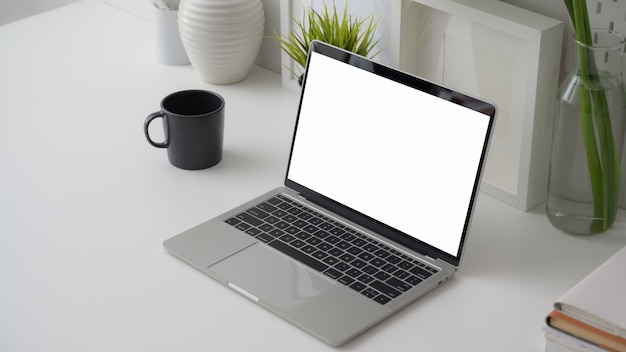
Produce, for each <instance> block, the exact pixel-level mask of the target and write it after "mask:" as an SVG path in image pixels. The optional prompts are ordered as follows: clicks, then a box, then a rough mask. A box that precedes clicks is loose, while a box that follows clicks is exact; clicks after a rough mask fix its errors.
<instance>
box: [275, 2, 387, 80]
mask: <svg viewBox="0 0 626 352" xmlns="http://www.w3.org/2000/svg"><path fill="white" fill-rule="evenodd" d="M292 20H293V22H294V24H295V29H296V30H295V31H292V32H291V33H289V34H287V35H285V36H281V35H280V34H279V33H278V32H276V31H274V40H276V42H277V43H278V44H279V46H280V48H281V49H282V50H283V51H284V52H286V53H287V55H289V57H291V58H292V59H293V60H294V61H295V62H296V63H298V65H299V66H300V68H301V69H303V68H304V67H305V66H306V60H307V55H308V53H309V47H310V45H311V42H312V41H313V40H316V39H317V40H319V41H322V42H325V43H328V44H331V45H334V46H337V47H340V48H342V49H346V50H348V51H351V52H353V53H356V54H359V55H362V56H365V57H369V58H372V57H374V56H376V55H378V54H379V53H380V51H378V52H376V53H372V51H373V49H374V46H376V44H378V42H379V41H380V38H378V39H374V34H375V31H376V27H377V25H378V22H375V21H374V17H373V16H372V15H370V16H368V17H366V18H364V19H361V18H358V17H355V16H353V15H351V14H349V13H348V4H347V3H346V6H345V7H344V9H343V14H342V16H341V17H340V16H339V15H338V13H337V7H336V6H335V4H334V3H333V7H332V12H331V11H330V10H329V8H328V6H327V5H326V3H324V10H323V11H322V12H317V11H315V10H314V9H313V8H309V9H308V11H307V12H306V14H305V15H304V16H303V19H302V21H298V20H296V19H295V18H292ZM292 73H293V74H294V75H296V76H300V75H301V72H300V73H296V72H292Z"/></svg>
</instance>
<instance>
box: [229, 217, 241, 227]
mask: <svg viewBox="0 0 626 352" xmlns="http://www.w3.org/2000/svg"><path fill="white" fill-rule="evenodd" d="M240 222H241V220H239V219H237V218H230V219H228V220H226V223H227V224H228V225H231V226H235V225H237V224H238V223H240Z"/></svg>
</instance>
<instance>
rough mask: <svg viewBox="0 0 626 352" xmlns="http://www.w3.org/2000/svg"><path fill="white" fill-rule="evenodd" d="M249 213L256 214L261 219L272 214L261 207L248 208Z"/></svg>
mask: <svg viewBox="0 0 626 352" xmlns="http://www.w3.org/2000/svg"><path fill="white" fill-rule="evenodd" d="M248 213H250V214H252V215H254V216H256V217H257V218H259V219H264V218H266V217H268V216H270V214H268V213H267V212H265V211H263V210H261V209H259V208H250V209H248Z"/></svg>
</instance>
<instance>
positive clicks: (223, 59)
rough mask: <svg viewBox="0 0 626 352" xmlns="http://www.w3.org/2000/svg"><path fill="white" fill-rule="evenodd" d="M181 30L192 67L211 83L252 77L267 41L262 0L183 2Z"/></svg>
mask: <svg viewBox="0 0 626 352" xmlns="http://www.w3.org/2000/svg"><path fill="white" fill-rule="evenodd" d="M178 28H179V30H180V36H181V39H182V42H183V46H184V47H185V51H186V52H187V56H188V57H189V61H190V62H191V65H192V66H193V68H194V69H195V70H196V72H197V73H198V75H199V76H200V78H201V79H202V80H203V81H205V82H208V83H214V84H229V83H234V82H237V81H240V80H242V79H244V78H246V76H247V75H248V72H250V69H251V68H252V65H253V64H254V62H255V60H256V57H257V55H258V53H259V49H260V47H261V42H262V41H263V32H264V28H265V14H264V12H263V4H262V3H261V0H182V1H181V3H180V6H179V11H178Z"/></svg>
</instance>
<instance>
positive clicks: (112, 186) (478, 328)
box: [0, 0, 626, 352]
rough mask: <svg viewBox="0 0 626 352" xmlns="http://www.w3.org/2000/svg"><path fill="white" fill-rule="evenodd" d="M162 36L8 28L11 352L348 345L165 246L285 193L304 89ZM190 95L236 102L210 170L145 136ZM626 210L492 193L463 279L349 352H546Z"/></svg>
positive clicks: (1, 49)
mask: <svg viewBox="0 0 626 352" xmlns="http://www.w3.org/2000/svg"><path fill="white" fill-rule="evenodd" d="M150 34H151V33H150V25H149V22H147V21H146V20H145V19H142V18H139V17H136V16H134V15H131V14H128V13H126V12H123V11H121V10H119V9H117V8H114V7H111V6H109V5H105V4H103V3H101V2H99V1H95V0H91V1H84V2H80V3H77V4H74V5H70V6H67V7H64V8H61V9H58V10H54V11H52V12H49V13H45V14H41V15H37V16H34V17H31V18H29V19H26V20H22V21H18V22H15V23H12V24H9V25H6V26H2V27H0V351H3V352H13V351H28V352H32V351H46V352H52V351H152V352H154V351H250V350H258V351H296V350H297V351H332V350H335V349H334V348H332V347H329V346H327V345H325V344H323V343H322V342H320V341H318V340H316V339H315V338H313V337H311V336H309V335H308V334H306V333H305V332H303V331H301V330H299V329H298V328H295V327H293V326H291V325H290V324H289V323H287V322H285V321H283V320H282V319H280V318H278V317H276V316H274V315H272V314H271V313H269V312H267V311H265V310H264V309H263V308H261V307H259V306H256V305H255V304H254V303H252V302H251V301H249V300H247V299H246V298H244V297H243V296H241V295H238V294H237V293H235V292H234V291H232V290H230V289H229V288H227V287H225V286H222V285H221V284H219V283H217V282H216V281H213V280H212V279H210V278H208V277H206V276H204V275H203V274H202V273H200V272H199V271H197V270H195V269H193V268H191V267H190V266H188V265H186V264H184V263H183V262H181V261H180V260H178V259H176V258H174V257H173V256H171V255H169V254H168V253H167V252H166V251H165V250H164V249H163V246H162V242H163V241H164V240H165V239H167V238H169V237H171V236H173V235H176V234H177V233H179V232H181V231H183V230H186V229H187V228H190V227H192V226H194V225H196V224H198V223H200V222H202V221H204V220H207V219H208V218H210V217H212V216H214V215H217V214H219V213H221V212H223V211H225V210H228V209H229V208H231V207H232V206H235V205H237V204H239V203H240V202H242V201H244V200H247V199H249V198H251V197H253V196H256V195H259V194H261V193H262V192H265V191H267V190H269V189H270V188H272V187H274V186H276V185H280V184H281V182H282V179H283V174H284V168H285V165H286V161H287V155H288V146H289V143H290V138H291V130H292V127H293V123H294V120H295V113H296V109H297V104H298V95H297V94H296V93H294V92H292V91H289V90H285V89H283V88H282V87H281V85H280V77H279V75H278V74H275V73H273V72H269V71H267V70H265V69H262V68H259V67H255V68H254V69H253V71H252V72H251V74H250V76H249V77H248V78H247V79H246V80H244V81H242V82H240V83H237V84H233V85H226V86H212V85H208V84H205V83H203V82H201V81H200V80H199V79H198V78H197V76H196V74H195V72H194V71H193V69H192V68H191V66H182V67H170V66H163V65H159V64H156V63H154V60H153V59H152V56H151V42H150ZM190 88H200V89H209V90H215V91H217V92H219V93H220V94H222V95H223V96H224V98H225V99H226V132H225V153H224V159H223V161H222V162H221V163H220V164H219V165H218V166H216V167H213V168H211V169H207V170H203V171H184V170H179V169H176V168H175V167H173V166H171V165H170V164H169V163H168V161H167V156H166V153H165V151H164V150H161V149H156V148H153V147H151V146H150V145H148V143H147V142H146V140H145V138H144V135H143V131H142V125H143V120H144V118H145V117H146V116H147V115H148V114H149V113H151V112H153V111H156V110H158V109H159V102H160V100H161V98H162V97H164V96H165V95H167V94H169V93H171V92H174V91H177V90H183V89H190ZM156 122H158V121H156ZM625 218H626V214H625V212H624V211H623V210H620V213H619V218H618V222H617V223H616V225H615V226H614V228H613V229H612V230H610V231H609V232H607V233H605V234H602V235H598V236H595V237H590V238H580V237H572V236H568V235H565V234H562V233H559V232H557V231H556V230H555V229H553V228H552V226H551V225H550V224H549V223H548V221H547V219H546V217H545V215H544V213H543V210H542V208H541V207H540V208H537V209H535V210H533V211H530V212H527V213H524V212H522V211H520V210H518V209H515V208H513V207H511V206H508V205H506V204H504V203H501V202H499V201H497V200H495V199H493V198H491V197H489V196H486V195H484V194H481V195H480V196H479V197H478V206H477V209H476V213H475V216H474V223H473V226H472V229H471V232H470V235H469V242H468V245H467V247H466V251H465V259H464V262H463V265H462V268H461V270H460V271H459V272H458V273H457V275H456V276H455V277H454V278H453V279H452V280H450V281H449V282H448V283H446V284H445V285H443V286H442V287H441V288H439V289H438V290H436V291H434V292H433V293H431V294H428V295H427V296H425V297H423V298H422V299H420V300H418V301H416V302H415V303H413V304H412V305H410V306H409V307H407V308H406V309H404V310H403V311H401V312H400V313H398V314H396V315H395V316H393V317H391V318H390V319H388V320H387V321H385V322H383V323H382V324H380V325H378V326H377V327H375V328H373V329H372V330H370V331H368V332H366V333H365V334H364V335H362V336H360V337H359V338H357V339H356V340H354V341H353V342H351V343H349V344H348V345H346V346H345V347H343V348H341V349H342V350H346V351H353V350H354V351H393V350H409V351H417V350H419V351H465V350H469V351H542V350H543V349H544V337H543V333H542V331H541V327H542V324H543V320H544V317H545V315H546V314H547V313H548V312H549V311H550V309H551V307H552V302H553V301H554V300H555V299H556V298H558V297H559V296H560V295H561V294H562V293H564V292H565V291H566V290H567V289H569V288H570V287H571V286H572V285H574V284H575V283H576V282H577V281H579V280H580V279H582V278H583V277H584V276H585V275H586V274H588V273H589V272H590V271H591V270H593V269H594V268H595V267H597V266H598V265H599V264H601V263H602V262H603V261H605V260H606V259H607V258H609V257H610V256H611V255H612V254H613V253H615V252H616V251H617V250H619V249H620V248H621V247H622V246H625V245H626V220H625ZM599 289H601V288H599Z"/></svg>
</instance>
